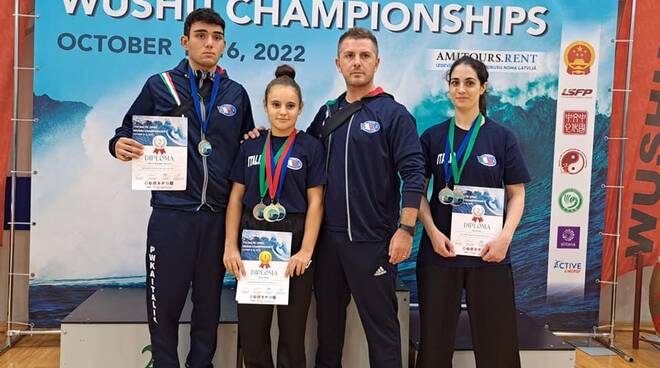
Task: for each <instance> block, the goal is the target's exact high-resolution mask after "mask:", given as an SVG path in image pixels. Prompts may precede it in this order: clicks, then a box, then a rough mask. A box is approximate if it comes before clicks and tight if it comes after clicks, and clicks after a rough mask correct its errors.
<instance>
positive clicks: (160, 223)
mask: <svg viewBox="0 0 660 368" xmlns="http://www.w3.org/2000/svg"><path fill="white" fill-rule="evenodd" d="M167 73H169V78H170V79H171V81H172V83H173V85H174V89H175V90H176V94H177V95H178V97H179V100H180V101H181V102H184V101H186V100H188V99H189V98H190V96H191V95H190V82H189V80H188V62H187V60H185V59H184V60H182V61H181V62H180V63H179V65H177V66H176V67H175V68H174V69H171V70H169V71H168V72H167ZM214 78H221V79H220V85H219V92H218V97H217V98H216V100H215V101H214V102H213V103H212V104H211V107H210V109H208V111H206V113H208V114H211V115H210V120H209V123H208V129H207V132H206V139H207V140H208V141H209V142H210V143H211V144H212V147H213V150H212V152H211V154H210V155H209V156H208V157H202V156H201V155H200V154H199V153H198V151H197V145H198V144H199V142H200V136H201V127H200V121H199V119H198V117H197V114H196V112H195V108H194V106H193V107H192V108H191V109H189V110H188V111H186V112H185V113H184V115H185V117H187V118H188V161H187V170H188V173H187V185H186V190H183V191H152V196H151V206H152V207H153V212H152V214H151V218H150V219H149V225H148V228H147V252H146V255H145V264H146V269H147V312H148V317H149V331H150V333H151V344H152V352H153V358H154V368H171V367H179V358H178V355H177V340H178V326H179V318H180V315H181V311H182V309H183V306H184V304H185V300H186V297H187V295H188V292H189V290H190V289H191V286H192V294H191V297H192V301H193V312H192V321H191V332H190V336H191V339H190V352H189V354H188V356H187V359H186V367H195V368H202V367H203V368H208V367H212V363H211V361H212V359H213V355H214V353H215V350H216V343H217V341H216V339H217V327H218V321H219V316H220V291H221V290H222V278H223V276H224V273H225V270H224V267H223V265H222V257H223V253H224V239H225V208H226V206H227V201H228V197H229V191H230V189H231V182H230V181H229V174H230V170H231V167H232V164H233V161H234V158H235V156H236V154H237V153H238V148H239V144H240V141H241V139H242V136H243V133H245V132H247V131H249V130H251V129H253V128H254V121H253V118H252V109H251V106H250V100H249V98H248V95H247V93H246V91H245V89H244V88H243V86H241V85H240V84H238V83H236V82H235V81H233V80H231V79H229V78H228V77H227V73H226V72H225V71H224V70H222V69H221V68H219V67H218V68H217V70H216V72H215V75H214ZM196 82H197V83H198V88H199V89H201V86H202V85H203V84H205V83H212V81H211V79H210V78H209V79H203V82H202V81H200V80H199V78H197V79H196ZM207 102H208V101H203V103H204V104H205V106H206V104H207ZM176 106H177V103H176V99H175V98H174V94H173V93H171V92H170V90H169V89H168V87H167V85H166V84H165V82H164V79H163V78H162V77H161V75H160V74H156V75H153V76H151V77H150V78H149V79H148V80H147V82H146V83H145V85H144V87H143V88H142V91H141V92H140V94H139V96H138V97H137V98H136V100H135V101H134V102H133V105H132V106H131V107H130V109H129V110H128V112H127V113H126V116H125V117H124V120H123V122H122V125H121V126H120V127H119V128H117V130H116V131H115V136H114V137H113V138H112V139H110V142H109V150H110V153H111V154H112V155H113V156H115V144H116V142H117V140H118V139H119V138H121V137H128V138H130V137H131V136H132V131H133V129H132V118H133V115H167V114H168V113H169V112H171V111H172V110H173V109H174V108H176Z"/></svg>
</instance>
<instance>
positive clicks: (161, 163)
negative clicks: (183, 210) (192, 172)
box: [132, 115, 188, 190]
mask: <svg viewBox="0 0 660 368" xmlns="http://www.w3.org/2000/svg"><path fill="white" fill-rule="evenodd" d="M133 139H135V140H136V141H138V142H140V143H142V144H143V145H144V154H143V155H142V157H140V158H139V159H137V160H133V161H132V163H133V167H132V176H133V180H132V188H133V190H185V189H186V170H187V162H188V119H187V118H185V117H174V116H143V115H134V116H133Z"/></svg>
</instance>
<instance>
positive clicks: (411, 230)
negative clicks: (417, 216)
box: [399, 224, 417, 236]
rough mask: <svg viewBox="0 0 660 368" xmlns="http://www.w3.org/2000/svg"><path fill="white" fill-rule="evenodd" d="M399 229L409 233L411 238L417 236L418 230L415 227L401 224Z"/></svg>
mask: <svg viewBox="0 0 660 368" xmlns="http://www.w3.org/2000/svg"><path fill="white" fill-rule="evenodd" d="M399 229H401V230H403V231H405V232H407V233H408V234H410V236H415V230H416V229H417V228H416V227H415V226H410V225H405V224H399Z"/></svg>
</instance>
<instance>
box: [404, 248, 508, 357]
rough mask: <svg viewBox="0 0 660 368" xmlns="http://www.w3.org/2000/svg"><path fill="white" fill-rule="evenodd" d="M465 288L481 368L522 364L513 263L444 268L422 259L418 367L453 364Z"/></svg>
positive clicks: (473, 342) (418, 283) (419, 288)
mask: <svg viewBox="0 0 660 368" xmlns="http://www.w3.org/2000/svg"><path fill="white" fill-rule="evenodd" d="M463 289H465V293H466V299H467V306H468V314H469V316H470V331H471V334H472V346H473V349H474V355H475V360H476V364H477V367H478V368H519V367H520V356H519V354H518V336H517V330H516V306H515V300H514V288H513V274H512V272H511V265H508V264H506V265H497V266H486V267H443V266H438V265H432V264H425V263H424V262H419V261H418V263H417V292H418V295H419V312H420V327H421V329H420V331H421V333H420V351H419V355H418V356H417V365H416V367H417V368H430V367H432V368H451V366H452V356H453V354H454V340H455V337H456V326H457V324H458V317H459V314H460V312H461V295H462V292H463Z"/></svg>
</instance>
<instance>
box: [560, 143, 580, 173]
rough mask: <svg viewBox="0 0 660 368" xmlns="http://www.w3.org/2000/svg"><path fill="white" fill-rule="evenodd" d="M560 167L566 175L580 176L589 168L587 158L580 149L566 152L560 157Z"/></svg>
mask: <svg viewBox="0 0 660 368" xmlns="http://www.w3.org/2000/svg"><path fill="white" fill-rule="evenodd" d="M559 166H560V167H561V172H562V173H564V174H570V175H575V174H578V173H580V172H581V171H582V170H584V168H585V167H587V156H586V155H585V154H584V152H582V151H580V150H578V149H569V150H566V151H564V153H562V154H561V156H560V157H559Z"/></svg>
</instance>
